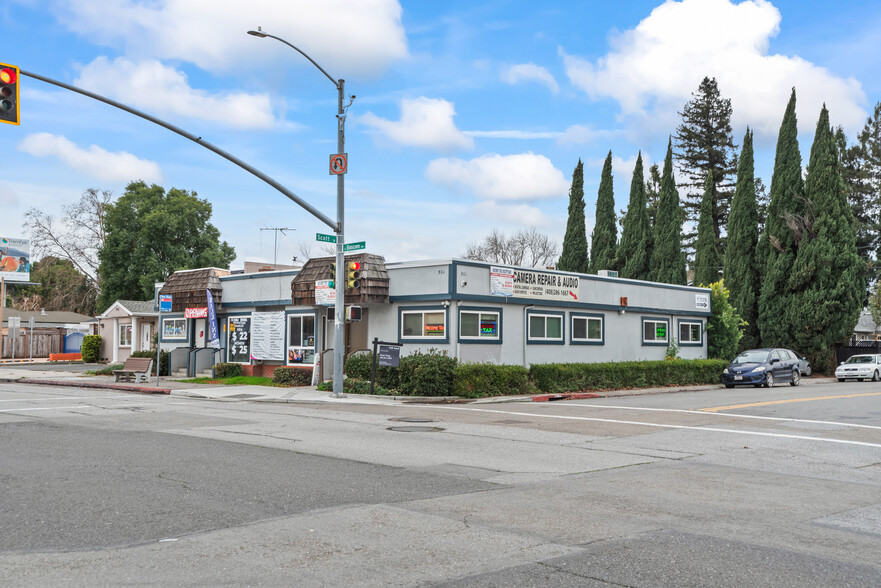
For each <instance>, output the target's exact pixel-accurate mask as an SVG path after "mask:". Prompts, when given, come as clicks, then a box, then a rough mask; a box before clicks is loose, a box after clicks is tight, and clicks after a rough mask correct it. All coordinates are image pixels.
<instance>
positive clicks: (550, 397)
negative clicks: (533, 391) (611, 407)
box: [532, 392, 601, 402]
mask: <svg viewBox="0 0 881 588" xmlns="http://www.w3.org/2000/svg"><path fill="white" fill-rule="evenodd" d="M584 398H601V396H600V395H599V394H595V393H593V392H567V393H565V394H537V395H535V396H533V397H532V401H533V402H551V401H554V400H582V399H584Z"/></svg>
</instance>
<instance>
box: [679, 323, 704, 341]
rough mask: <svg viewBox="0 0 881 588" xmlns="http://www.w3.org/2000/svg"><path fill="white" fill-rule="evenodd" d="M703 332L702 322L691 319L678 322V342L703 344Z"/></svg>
mask: <svg viewBox="0 0 881 588" xmlns="http://www.w3.org/2000/svg"><path fill="white" fill-rule="evenodd" d="M702 333H703V323H701V322H699V321H698V322H692V321H681V322H680V323H679V343H680V345H682V344H692V345H701V344H703V339H702V337H701V334H702Z"/></svg>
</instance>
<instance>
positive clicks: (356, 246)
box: [343, 241, 367, 251]
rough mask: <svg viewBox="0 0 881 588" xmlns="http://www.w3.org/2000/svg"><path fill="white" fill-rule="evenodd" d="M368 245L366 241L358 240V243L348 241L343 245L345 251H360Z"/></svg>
mask: <svg viewBox="0 0 881 588" xmlns="http://www.w3.org/2000/svg"><path fill="white" fill-rule="evenodd" d="M366 247H367V242H366V241H358V242H357V243H346V244H345V245H343V251H358V250H360V249H364V248H366Z"/></svg>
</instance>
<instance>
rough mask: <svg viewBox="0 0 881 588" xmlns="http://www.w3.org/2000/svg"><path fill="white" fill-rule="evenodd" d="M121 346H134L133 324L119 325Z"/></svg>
mask: <svg viewBox="0 0 881 588" xmlns="http://www.w3.org/2000/svg"><path fill="white" fill-rule="evenodd" d="M119 346H120V347H131V346H132V326H131V325H119Z"/></svg>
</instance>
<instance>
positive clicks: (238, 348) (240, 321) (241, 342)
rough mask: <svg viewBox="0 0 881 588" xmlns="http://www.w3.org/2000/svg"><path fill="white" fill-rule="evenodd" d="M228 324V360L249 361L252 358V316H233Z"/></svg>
mask: <svg viewBox="0 0 881 588" xmlns="http://www.w3.org/2000/svg"><path fill="white" fill-rule="evenodd" d="M228 325H229V326H228V328H227V332H228V335H227V337H228V343H227V361H231V362H234V363H248V362H249V361H250V360H251V341H250V338H251V317H249V316H231V317H229V321H228Z"/></svg>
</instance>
